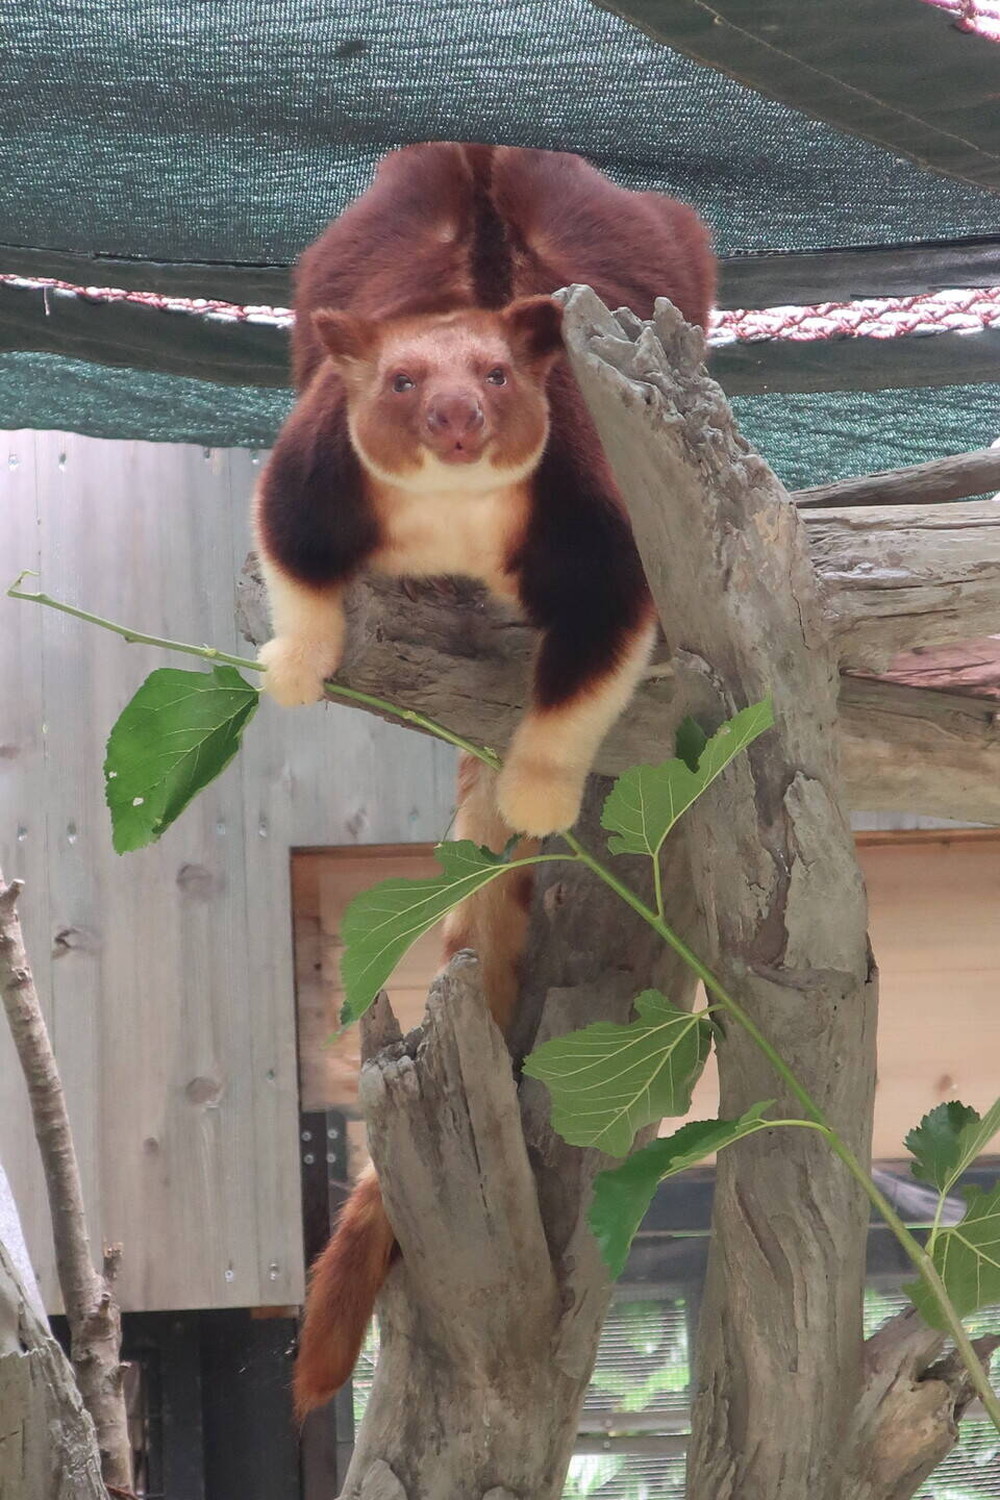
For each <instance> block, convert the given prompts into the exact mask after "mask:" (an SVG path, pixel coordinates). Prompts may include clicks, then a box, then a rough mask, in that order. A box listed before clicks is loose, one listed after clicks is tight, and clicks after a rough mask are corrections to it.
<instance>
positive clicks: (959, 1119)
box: [903, 1099, 997, 1193]
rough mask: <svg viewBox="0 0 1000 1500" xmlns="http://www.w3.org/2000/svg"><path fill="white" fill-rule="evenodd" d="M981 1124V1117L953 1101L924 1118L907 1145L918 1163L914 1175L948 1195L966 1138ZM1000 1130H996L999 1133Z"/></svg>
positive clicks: (914, 1168)
mask: <svg viewBox="0 0 1000 1500" xmlns="http://www.w3.org/2000/svg"><path fill="white" fill-rule="evenodd" d="M978 1123H979V1114H978V1113H977V1111H976V1110H974V1109H970V1108H969V1106H968V1105H967V1104H960V1103H959V1102H958V1100H957V1099H950V1100H949V1101H948V1103H947V1104H939V1105H937V1107H936V1108H935V1109H932V1110H930V1111H929V1113H928V1114H926V1115H924V1117H923V1119H922V1120H921V1121H920V1124H919V1125H917V1126H916V1127H915V1128H914V1129H913V1130H911V1131H910V1133H909V1135H908V1136H907V1137H906V1140H905V1141H904V1142H903V1145H904V1146H905V1147H906V1149H907V1151H910V1152H912V1154H913V1156H914V1158H915V1160H914V1161H912V1162H911V1163H910V1171H911V1172H912V1173H913V1175H914V1177H916V1178H917V1179H918V1181H920V1182H929V1183H931V1184H932V1186H933V1187H936V1188H937V1189H938V1191H939V1192H942V1193H946V1192H947V1191H948V1188H949V1187H950V1186H951V1185H952V1184H953V1183H954V1181H955V1178H956V1176H957V1175H958V1172H957V1171H956V1168H957V1166H958V1162H959V1160H960V1159H961V1155H962V1137H963V1134H964V1133H965V1131H966V1129H967V1128H968V1127H969V1126H976V1125H978ZM996 1128H997V1127H994V1129H996Z"/></svg>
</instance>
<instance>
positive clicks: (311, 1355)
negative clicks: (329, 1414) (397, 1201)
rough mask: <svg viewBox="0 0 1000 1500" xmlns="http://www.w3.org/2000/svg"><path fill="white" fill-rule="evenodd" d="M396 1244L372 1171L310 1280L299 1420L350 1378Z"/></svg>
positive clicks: (298, 1382)
mask: <svg viewBox="0 0 1000 1500" xmlns="http://www.w3.org/2000/svg"><path fill="white" fill-rule="evenodd" d="M394 1245H395V1240H394V1237H393V1233H392V1226H391V1225H390V1223H389V1220H388V1219H387V1218H386V1213H385V1208H384V1207H383V1205H382V1190H381V1188H380V1187H379V1185H378V1178H377V1177H376V1175H375V1169H374V1167H371V1166H368V1167H366V1168H365V1170H364V1172H363V1173H362V1174H361V1176H360V1177H359V1178H358V1181H357V1185H356V1186H355V1189H354V1191H353V1192H352V1194H351V1196H350V1197H349V1198H348V1200H347V1202H346V1203H345V1204H344V1207H343V1208H342V1209H341V1213H340V1218H339V1219H338V1221H337V1227H336V1229H335V1230H334V1232H333V1235H332V1236H331V1239H330V1242H329V1244H328V1245H327V1247H326V1249H325V1250H324V1251H323V1252H322V1253H321V1254H320V1255H318V1256H317V1258H316V1260H315V1261H314V1262H313V1267H312V1271H311V1272H310V1275H309V1290H308V1293H307V1294H306V1310H305V1319H304V1321H303V1324H302V1332H301V1334H300V1337H299V1352H298V1357H297V1358H296V1361H295V1376H294V1380H293V1394H294V1399H295V1414H296V1416H297V1417H298V1419H299V1421H301V1420H302V1419H303V1418H304V1417H305V1416H306V1415H307V1414H308V1413H309V1412H310V1411H312V1409H313V1407H315V1406H321V1405H322V1404H323V1402H324V1401H329V1399H330V1397H331V1396H333V1395H334V1394H335V1393H336V1392H337V1391H339V1390H340V1387H341V1386H342V1385H344V1384H345V1383H346V1382H347V1381H348V1380H349V1379H350V1377H351V1371H352V1370H353V1369H354V1366H355V1364H356V1363H357V1358H358V1355H359V1354H360V1352H361V1345H362V1343H363V1342H364V1337H365V1332H366V1330H367V1328H368V1324H369V1322H370V1321H371V1316H372V1312H373V1311H374V1308H375V1298H376V1297H377V1296H378V1293H379V1290H380V1288H381V1286H382V1283H383V1281H384V1280H385V1278H386V1275H387V1273H388V1270H389V1265H390V1263H391V1261H392V1252H393V1248H394Z"/></svg>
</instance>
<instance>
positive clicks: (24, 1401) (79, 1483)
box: [0, 1240, 107, 1500]
mask: <svg viewBox="0 0 1000 1500" xmlns="http://www.w3.org/2000/svg"><path fill="white" fill-rule="evenodd" d="M0 1413H2V1421H0V1495H4V1496H7V1495H10V1496H11V1497H17V1500H107V1490H106V1489H105V1487H104V1484H103V1482H102V1479H101V1467H100V1461H99V1458H98V1452H97V1442H96V1438H95V1434H94V1424H93V1422H92V1421H91V1419H90V1417H89V1416H88V1414H87V1411H86V1409H85V1408H84V1406H83V1405H82V1403H81V1401H80V1392H79V1390H78V1388H77V1385H76V1382H75V1380H74V1379H73V1372H72V1370H71V1368H70V1366H69V1363H68V1361H67V1359H66V1356H65V1355H64V1354H63V1352H62V1350H61V1349H60V1347H59V1345H58V1344H57V1343H56V1341H55V1339H54V1338H53V1337H52V1334H51V1333H50V1331H49V1329H48V1327H47V1325H46V1324H45V1323H44V1322H43V1321H42V1320H41V1318H40V1317H39V1316H38V1315H37V1313H36V1312H35V1310H34V1308H33V1306H32V1304H31V1298H30V1297H29V1295H28V1292H27V1290H26V1288H25V1286H24V1284H23V1282H22V1281H21V1278H20V1276H19V1275H18V1273H17V1269H16V1267H15V1265H14V1261H13V1260H12V1258H11V1256H10V1255H9V1254H8V1250H7V1246H6V1245H5V1244H4V1242H3V1241H2V1240H0Z"/></svg>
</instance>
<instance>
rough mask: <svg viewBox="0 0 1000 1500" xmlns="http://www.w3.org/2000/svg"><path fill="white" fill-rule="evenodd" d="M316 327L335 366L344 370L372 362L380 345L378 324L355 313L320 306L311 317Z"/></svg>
mask: <svg viewBox="0 0 1000 1500" xmlns="http://www.w3.org/2000/svg"><path fill="white" fill-rule="evenodd" d="M312 321H313V327H314V328H315V330H316V332H317V333H318V334H319V336H320V338H321V339H322V340H323V343H324V345H325V347H326V351H327V353H328V354H329V355H330V358H331V359H332V360H333V362H334V364H335V365H337V367H338V368H339V369H341V370H343V369H344V368H345V366H346V367H351V366H355V365H359V364H363V363H364V362H365V361H366V360H369V359H371V357H372V355H373V354H374V352H375V349H376V347H377V345H378V325H377V324H376V323H373V322H372V321H371V320H370V319H369V318H359V317H357V315H356V314H355V313H349V312H340V311H338V310H337V309H334V308H332V307H321V308H320V309H319V310H318V311H317V312H314V313H313V315H312Z"/></svg>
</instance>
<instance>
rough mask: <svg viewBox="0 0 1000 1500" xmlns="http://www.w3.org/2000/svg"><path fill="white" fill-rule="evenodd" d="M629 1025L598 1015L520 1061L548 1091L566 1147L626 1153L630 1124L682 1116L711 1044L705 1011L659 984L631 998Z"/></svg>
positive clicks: (631, 1135) (636, 1126)
mask: <svg viewBox="0 0 1000 1500" xmlns="http://www.w3.org/2000/svg"><path fill="white" fill-rule="evenodd" d="M635 1008H636V1010H637V1011H638V1012H639V1017H640V1019H639V1020H638V1021H633V1022H631V1023H630V1024H629V1025H628V1026H619V1025H616V1023H615V1022H613V1021H597V1022H595V1024H594V1025H593V1026H585V1027H584V1028H583V1029H582V1030H581V1031H571V1032H570V1033H569V1034H568V1035H567V1036H560V1037H555V1038H554V1039H553V1040H552V1041H550V1042H545V1043H543V1045H542V1046H541V1047H537V1048H536V1049H535V1051H534V1052H532V1054H531V1056H530V1057H529V1058H527V1060H526V1061H525V1064H524V1071H525V1073H527V1074H528V1076H529V1077H531V1078H540V1079H541V1081H542V1082H543V1083H544V1084H545V1085H546V1086H547V1088H548V1090H549V1093H550V1094H551V1095H552V1125H553V1129H555V1130H557V1131H558V1132H559V1134H560V1135H561V1136H562V1138H563V1140H564V1141H568V1142H569V1144H570V1145H571V1146H597V1147H598V1148H599V1149H600V1150H601V1151H606V1152H607V1153H608V1155H609V1156H625V1155H626V1154H627V1152H628V1151H629V1149H630V1147H631V1145H632V1142H633V1141H634V1139H635V1134H636V1131H637V1130H640V1129H641V1128H642V1127H643V1126H644V1125H650V1124H652V1123H653V1122H654V1121H656V1120H662V1119H663V1117H664V1115H683V1114H686V1113H687V1111H688V1109H690V1107H691V1090H692V1088H693V1087H694V1085H695V1083H696V1082H697V1080H698V1077H699V1075H700V1073H701V1070H702V1068H703V1067H704V1066H705V1059H706V1058H707V1056H708V1053H709V1049H710V1047H711V1041H712V1032H711V1027H710V1025H709V1022H708V1020H707V1019H706V1018H705V1017H704V1016H699V1015H692V1014H691V1013H690V1012H689V1011H686V1010H678V1009H677V1007H676V1006H674V1005H671V1004H670V1001H669V1000H667V999H666V997H665V996H664V995H661V994H660V993H659V991H658V990H644V991H643V993H642V994H641V995H640V996H639V997H638V999H637V1000H636V1002H635Z"/></svg>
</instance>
